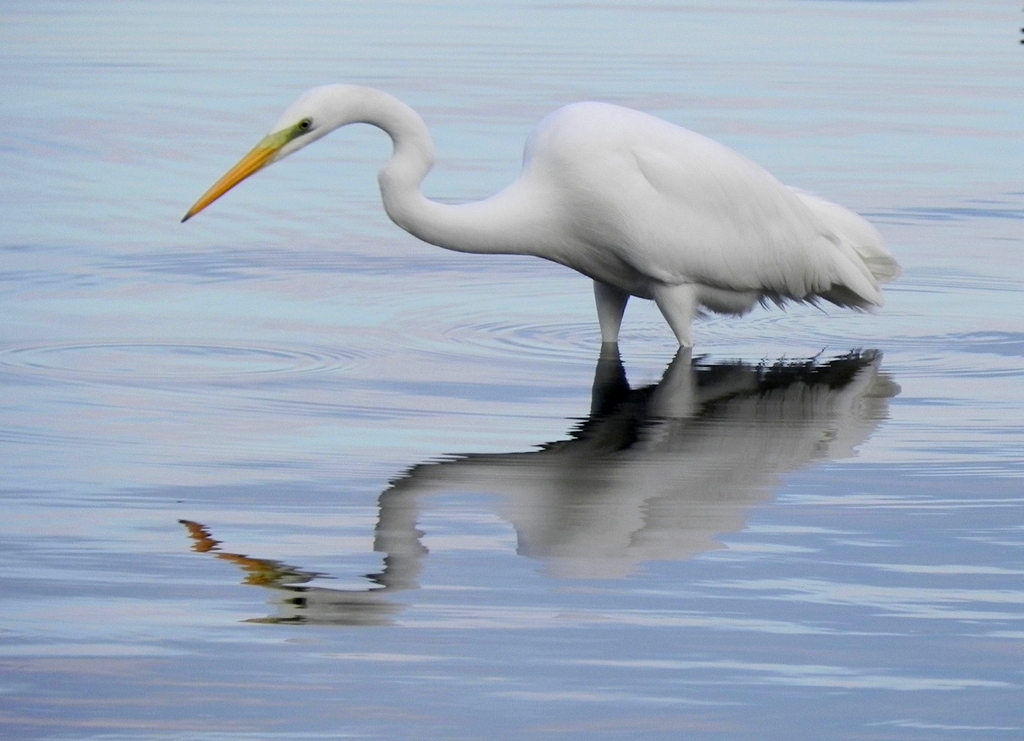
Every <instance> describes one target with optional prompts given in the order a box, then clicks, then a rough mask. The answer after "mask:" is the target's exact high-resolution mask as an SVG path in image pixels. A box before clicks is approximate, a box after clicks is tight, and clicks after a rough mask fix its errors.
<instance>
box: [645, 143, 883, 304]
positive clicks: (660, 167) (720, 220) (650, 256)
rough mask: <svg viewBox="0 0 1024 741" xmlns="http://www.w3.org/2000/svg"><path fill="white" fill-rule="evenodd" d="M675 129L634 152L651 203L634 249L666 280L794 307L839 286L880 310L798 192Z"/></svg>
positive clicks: (855, 261)
mask: <svg viewBox="0 0 1024 741" xmlns="http://www.w3.org/2000/svg"><path fill="white" fill-rule="evenodd" d="M672 128H673V129H675V132H674V133H675V136H673V137H671V138H669V137H663V138H661V139H660V140H659V141H657V142H655V143H653V144H647V145H645V144H640V145H638V146H635V147H634V149H633V157H634V159H635V161H636V174H637V178H636V179H635V180H634V183H635V184H636V187H637V188H638V190H639V189H640V188H644V187H646V192H645V193H644V195H643V197H644V198H645V199H647V200H648V204H647V207H646V208H645V209H643V210H638V213H642V214H643V216H642V219H638V220H636V221H634V222H633V223H632V224H631V225H630V231H631V232H633V233H635V234H636V235H638V240H637V241H636V242H634V243H633V244H631V245H630V246H629V248H628V249H629V251H630V252H632V253H633V254H641V255H643V256H644V259H645V260H647V261H648V262H651V263H654V264H657V265H658V266H659V268H660V269H661V270H663V271H664V272H665V274H666V275H665V277H663V278H661V279H662V280H667V281H672V280H676V281H679V280H685V281H694V282H699V283H705V284H708V285H712V286H716V287H719V288H726V289H729V290H736V291H749V290H755V291H763V292H769V293H775V294H778V295H780V296H788V297H793V298H803V297H809V296H813V295H817V294H822V293H827V292H828V291H829V290H830V288H831V287H832V286H834V285H842V286H846V287H847V288H849V289H850V290H852V291H853V292H854V293H856V294H857V295H858V296H860V297H861V298H862V299H864V300H865V301H867V302H869V303H872V304H879V303H881V295H880V294H879V292H878V286H877V283H876V281H875V279H874V277H873V276H872V275H871V272H870V270H868V268H867V266H866V265H865V264H864V262H863V260H862V259H861V258H860V257H859V256H858V254H857V251H856V250H855V249H854V247H853V245H852V244H849V243H848V242H847V241H846V240H844V235H843V234H841V233H838V232H837V231H836V230H833V229H830V228H829V225H828V224H827V223H825V221H823V219H822V218H821V214H818V213H815V212H812V210H811V209H810V208H809V207H808V206H807V205H806V204H805V203H804V202H803V201H802V200H801V198H800V197H799V195H798V194H797V193H796V192H794V191H792V190H791V189H789V188H787V187H785V186H784V185H782V184H781V183H780V182H779V181H778V180H776V179H775V178H774V177H772V175H770V174H769V173H768V172H766V171H765V170H764V169H762V168H761V167H759V166H758V165H756V164H754V163H753V162H751V161H749V160H747V159H746V158H745V157H743V156H741V155H739V154H737V153H736V152H733V151H732V150H730V149H728V148H727V147H724V146H722V145H720V144H718V143H717V142H714V141H712V140H710V139H706V138H705V137H702V136H700V135H699V134H695V133H693V132H690V131H687V130H685V129H680V128H678V127H672ZM641 179H642V183H641V182H640V180H641ZM844 213H847V214H848V213H849V212H845V210H844ZM850 216H853V215H852V214H850ZM854 218H859V217H854Z"/></svg>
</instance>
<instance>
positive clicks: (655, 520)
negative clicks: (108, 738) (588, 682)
mask: <svg viewBox="0 0 1024 741" xmlns="http://www.w3.org/2000/svg"><path fill="white" fill-rule="evenodd" d="M880 362H881V354H880V353H878V352H874V351H869V352H854V353H850V354H848V355H844V356H841V357H837V358H833V359H831V360H828V361H824V362H819V361H816V360H810V361H803V362H787V361H779V362H776V363H773V364H768V363H762V364H758V365H751V364H748V363H742V362H727V363H715V364H708V363H703V362H701V361H700V360H699V359H698V360H692V359H691V355H690V352H689V351H685V350H684V351H680V353H679V354H678V355H677V356H676V358H675V359H674V360H673V361H672V363H671V364H670V365H669V366H668V368H667V369H666V371H665V373H664V376H663V377H662V379H661V381H660V382H659V383H657V384H655V385H652V386H646V387H640V388H635V389H633V388H630V386H629V383H628V382H627V380H626V374H625V370H624V368H623V365H622V361H621V359H620V357H619V354H618V351H617V350H616V349H615V348H614V346H607V345H606V346H605V349H604V351H603V352H602V355H601V357H600V360H599V361H598V364H597V369H596V372H595V377H594V387H593V399H592V405H591V410H590V415H589V416H588V417H587V418H586V419H585V420H583V421H582V422H581V423H580V424H579V425H578V426H577V427H576V428H575V429H574V430H572V431H571V432H570V436H569V439H567V440H562V441H558V442H552V443H545V444H543V445H540V446H539V448H538V449H536V450H532V451H528V452H520V453H503V454H471V455H462V456H454V457H452V458H448V459H445V460H442V461H438V462H430V463H423V464H420V465H417V466H414V467H413V468H411V469H410V470H408V471H407V472H406V473H404V474H403V475H401V476H400V477H398V478H397V479H395V480H394V481H393V483H392V485H391V486H390V487H389V488H388V489H387V490H385V491H384V492H383V493H382V494H381V495H380V499H379V516H378V522H377V527H376V533H375V541H374V550H376V551H378V552H381V553H383V554H384V568H383V570H382V571H381V573H379V574H373V575H368V576H367V578H368V579H369V580H370V581H371V583H372V586H368V587H367V589H365V590H341V589H328V588H321V587H312V586H306V585H304V583H305V582H308V581H311V580H312V579H314V578H315V577H317V576H320V575H319V574H315V573H313V572H309V571H304V570H302V569H298V568H296V567H291V566H287V565H285V564H282V563H280V562H277V561H270V560H265V559H256V558H252V557H249V556H242V555H240V554H230V553H224V552H221V551H219V545H218V544H217V541H214V540H213V539H212V538H211V537H210V535H209V533H208V531H206V529H205V528H204V527H203V526H202V525H199V524H198V523H191V522H185V524H186V525H187V527H188V528H189V530H190V532H191V534H192V537H193V539H194V541H195V545H194V549H195V550H206V551H215V552H217V555H218V557H219V558H225V559H228V560H231V561H233V562H235V563H237V564H238V565H239V566H240V567H241V568H243V569H244V570H246V571H247V572H248V574H249V576H248V577H247V579H246V581H247V583H252V584H259V585H260V586H264V587H268V588H271V589H274V590H277V591H278V592H280V594H279V596H278V597H277V598H276V599H275V602H276V604H277V606H278V608H279V610H280V614H279V615H278V616H277V617H272V618H264V619H261V621H270V622H308V623H320V624H325V623H333V624H350V625H351V624H363V625H365V624H382V623H386V622H389V621H390V620H391V619H392V618H393V616H394V614H395V613H396V612H398V611H399V610H401V609H402V607H401V605H398V604H396V603H395V602H393V601H392V599H391V597H392V595H393V593H395V592H400V591H404V590H409V589H414V588H416V587H417V586H418V581H417V580H418V576H419V573H420V571H421V569H422V564H423V559H424V557H425V556H426V555H427V549H426V548H425V547H424V546H423V544H422V543H421V537H422V535H423V533H422V532H421V531H420V530H419V529H418V527H417V522H418V520H419V515H420V510H421V508H422V507H424V506H425V503H426V501H427V500H428V498H429V497H430V496H431V495H434V494H439V493H447V494H451V493H459V492H474V493H493V494H495V495H497V499H498V502H499V505H498V506H499V509H500V512H501V514H502V516H503V517H505V518H506V519H507V520H508V521H509V522H510V523H511V524H512V525H513V527H514V528H515V530H516V533H517V536H518V553H519V554H520V555H523V556H527V557H529V558H534V559H537V560H540V561H542V562H543V563H544V564H545V570H546V571H547V572H548V573H549V574H550V575H551V576H554V577H556V578H621V577H625V576H628V575H629V574H631V573H633V572H634V571H635V570H636V569H637V567H638V565H639V564H641V563H644V562H647V561H671V560H683V559H687V558H690V557H692V556H695V555H697V554H700V553H703V552H705V551H709V550H712V549H716V548H722V547H723V546H722V545H721V543H720V542H719V541H718V540H717V537H718V536H720V535H721V534H723V533H730V532H737V531H739V530H742V529H743V528H744V527H745V525H746V517H747V511H748V510H749V509H750V508H751V507H752V506H754V505H756V504H758V503H761V502H764V501H766V500H767V499H769V498H770V496H771V493H772V491H773V489H774V487H775V486H776V485H777V483H778V480H779V477H780V476H782V475H784V474H786V473H789V472H791V471H796V470H798V469H800V468H802V467H804V466H806V465H808V464H809V463H811V462H814V461H825V460H835V459H841V458H845V457H848V456H850V455H852V454H853V453H854V450H855V448H856V447H857V445H859V444H860V443H862V442H864V441H865V440H866V439H867V438H868V436H869V435H870V434H871V433H872V432H873V431H874V429H875V428H876V427H877V426H878V424H879V422H880V421H881V420H883V419H885V418H886V417H887V416H888V402H889V399H890V398H892V397H893V396H895V395H896V394H897V393H899V387H898V386H897V385H896V383H894V382H893V381H892V380H891V379H890V378H889V377H888V376H887V375H886V374H884V373H882V372H880V370H879V365H880ZM183 522H184V521H183Z"/></svg>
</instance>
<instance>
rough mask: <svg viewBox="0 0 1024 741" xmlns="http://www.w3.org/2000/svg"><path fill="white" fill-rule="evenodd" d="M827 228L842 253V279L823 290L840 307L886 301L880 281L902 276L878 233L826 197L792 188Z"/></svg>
mask: <svg viewBox="0 0 1024 741" xmlns="http://www.w3.org/2000/svg"><path fill="white" fill-rule="evenodd" d="M792 190H793V192H794V193H796V195H797V196H798V197H799V198H800V200H801V201H802V202H803V204H804V205H805V206H807V208H808V209H809V210H810V211H811V213H812V214H814V216H815V217H816V218H817V219H818V220H819V221H820V222H821V224H822V226H823V227H825V230H826V236H827V237H828V238H829V241H831V242H832V243H833V244H834V245H835V246H836V248H837V250H838V251H839V253H840V259H839V263H840V272H841V280H840V281H839V282H837V283H835V284H834V285H832V287H831V288H829V289H828V290H826V291H823V292H822V293H821V297H822V298H823V299H825V300H826V301H829V302H831V303H833V304H838V305H839V306H848V307H851V308H861V309H866V308H870V307H871V306H881V305H882V304H883V303H884V299H883V298H882V292H881V290H880V289H879V287H878V284H879V283H888V282H889V281H891V280H894V279H896V278H897V277H899V274H900V272H901V269H900V266H899V263H897V262H896V260H894V259H893V256H892V255H891V254H889V250H887V249H886V248H885V244H884V243H883V242H882V235H881V234H879V233H878V230H877V229H875V227H873V226H872V225H871V224H869V223H868V222H867V221H866V220H865V219H864V218H862V217H860V216H858V215H857V214H855V213H853V212H852V211H848V210H847V209H845V208H843V207H842V206H839V205H836V204H835V203H831V202H830V201H826V200H825V199H823V198H819V197H818V196H815V195H812V194H810V193H805V192H803V191H801V190H796V189H795V188H794V189H792Z"/></svg>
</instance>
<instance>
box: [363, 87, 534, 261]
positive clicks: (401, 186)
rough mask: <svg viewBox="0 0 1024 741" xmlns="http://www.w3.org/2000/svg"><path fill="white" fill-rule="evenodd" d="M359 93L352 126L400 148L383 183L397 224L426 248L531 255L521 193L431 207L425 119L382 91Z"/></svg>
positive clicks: (431, 156)
mask: <svg viewBox="0 0 1024 741" xmlns="http://www.w3.org/2000/svg"><path fill="white" fill-rule="evenodd" d="M350 90H351V89H350ZM356 92H357V95H356V96H355V97H356V100H357V102H356V104H355V106H354V108H352V107H351V106H352V97H353V96H352V93H351V92H349V93H348V97H349V106H350V111H351V113H350V116H351V118H349V120H348V121H346V123H367V124H371V125H373V126H377V127H378V128H380V129H383V130H384V131H385V132H386V133H387V134H388V136H390V137H391V141H392V142H393V144H394V152H393V154H392V156H391V159H390V160H388V162H387V164H386V165H385V166H384V168H383V169H382V170H381V171H380V174H379V175H378V178H377V179H378V182H379V183H380V192H381V197H382V198H383V201H384V210H385V211H387V214H388V216H390V217H391V220H392V221H394V222H395V223H396V224H398V226H400V227H402V228H403V229H405V230H406V231H407V232H409V233H410V234H412V235H413V236H415V237H418V238H419V239H422V240H423V241H425V242H429V243H431V244H435V245H437V246H439V247H444V248H446V249H450V250H456V251H459V252H479V253H506V254H522V253H526V252H528V251H529V245H528V244H527V243H525V241H524V240H523V227H524V224H523V223H522V217H523V216H525V215H526V213H528V210H526V209H523V208H521V207H520V204H519V200H520V199H519V198H518V197H516V192H517V189H515V188H514V187H513V188H509V189H506V190H505V191H503V192H502V193H501V194H499V195H498V196H494V197H492V198H488V199H486V200H483V201H478V202H475V203H467V204H461V205H454V206H453V205H446V204H443V203H438V202H436V201H431V200H430V199H428V198H427V197H425V196H424V195H423V193H422V192H420V186H421V184H422V183H423V179H424V178H425V177H426V176H427V173H428V172H430V169H431V168H432V167H433V166H434V144H433V142H432V141H431V138H430V133H429V132H428V131H427V127H426V124H424V123H423V119H422V118H420V116H419V114H418V113H416V111H414V110H413V109H412V108H410V107H409V106H407V105H406V104H405V103H403V102H402V101H400V100H398V99H397V98H395V97H393V96H391V95H388V94H387V93H384V92H381V91H380V90H374V89H372V88H356ZM524 212H525V213H524Z"/></svg>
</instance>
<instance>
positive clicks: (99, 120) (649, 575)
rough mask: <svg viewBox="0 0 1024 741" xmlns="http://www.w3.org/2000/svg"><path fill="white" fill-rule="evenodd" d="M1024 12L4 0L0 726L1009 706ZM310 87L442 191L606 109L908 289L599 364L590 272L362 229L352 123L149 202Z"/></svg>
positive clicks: (488, 178) (211, 165) (189, 730)
mask: <svg viewBox="0 0 1024 741" xmlns="http://www.w3.org/2000/svg"><path fill="white" fill-rule="evenodd" d="M1020 10H1021V9H1020V7H1019V4H1016V5H1015V4H1013V3H1004V2H995V1H991V2H986V1H983V0H979V1H978V2H971V3H962V2H941V1H936V2H835V1H828V0H775V1H771V0H768V1H766V2H740V1H738V0H733V1H731V2H722V3H697V2H664V3H655V4H644V3H636V4H614V3H611V4H601V3H586V2H584V3H568V2H527V1H525V0H520V1H518V2H508V3H490V2H479V0H478V1H477V2H463V1H462V0H453V1H452V2H422V3H421V2H407V3H401V2H396V3H354V2H304V1H303V0H299V1H298V2H290V3H269V2H247V3H242V2H231V1H227V2H220V3H209V2H207V3H188V2H173V3H172V2H159V1H157V2H153V1H149V2H144V3H143V2H118V3H114V2H102V1H98V2H46V1H45V0H42V1H41V0H35V1H34V2H32V3H28V2H18V1H14V2H8V3H6V4H5V5H4V6H3V8H2V9H0V18H2V21H3V22H2V25H0V29H2V30H0V39H2V43H0V78H2V80H3V87H4V91H5V94H4V95H3V97H2V100H0V117H2V121H3V136H2V142H3V143H2V150H0V159H2V163H3V166H2V168H0V198H2V202H3V203H4V212H5V218H4V220H3V229H2V231H0V250H2V256H0V292H2V299H0V302H2V311H3V314H2V315H3V322H2V324H0V382H2V383H3V389H4V392H3V396H2V413H0V460H2V464H3V465H2V467H0V475H2V478H0V508H2V509H0V515H2V516H0V548H2V551H3V553H2V561H0V585H2V595H3V599H4V600H5V603H6V604H5V606H4V609H3V616H4V618H3V621H2V623H0V735H2V736H3V737H5V738H12V739H13V738H18V739H119V740H122V739H123V740H128V739H131V740H136V739H139V740H142V739H145V740H147V741H149V740H153V741H156V740H159V741H167V740H171V739H174V740H179V739H215V740H218V741H220V740H228V739H231V740H234V739H239V740H241V739H337V738H370V739H506V738H508V739H512V738H516V739H521V738H585V739H591V738H622V739H627V738H629V739H632V738H645V739H647V738H650V739H678V738H722V739H752V738H788V739H808V740H809V741H810V740H819V739H936V738H950V739H1019V738H1021V737H1024V703H1022V702H1021V698H1022V697H1024V693H1022V689H1024V671H1022V668H1021V667H1022V666H1024V486H1022V475H1024V427H1022V424H1021V418H1022V417H1021V412H1022V402H1024V309H1022V308H1021V297H1022V291H1024V261H1022V260H1021V248H1022V244H1024V199H1022V196H1024V186H1022V185H1021V173H1022V172H1024V147H1022V141H1024V96H1022V91H1024V47H1021V45H1020V44H1019V43H1018V41H1019V27H1020V26H1021V24H1022V19H1024V16H1022V15H1021V12H1020ZM336 81H349V82H358V83H363V84H370V85H376V86H379V87H383V88H385V89H387V90H389V91H391V92H393V93H395V94H397V95H398V96H400V97H401V98H403V99H404V100H406V101H407V102H409V103H410V104H412V105H414V106H416V107H417V108H418V109H419V110H420V111H421V112H422V113H423V115H424V117H425V118H426V120H427V122H428V124H429V125H430V127H431V129H432V131H433V133H434V135H435V137H436V140H437V145H438V150H439V160H440V163H441V164H440V165H439V168H438V170H437V171H436V172H435V173H433V174H432V175H431V177H430V178H429V179H428V181H427V190H428V192H429V193H430V194H431V195H432V196H434V197H437V198H440V199H450V200H459V199H463V198H467V199H469V198H477V197H480V196H483V195H487V194H489V193H492V192H494V191H496V190H498V189H499V188H501V187H502V186H503V185H504V184H506V183H507V182H508V181H510V180H511V179H512V178H513V177H514V176H515V174H516V172H517V170H518V160H519V157H520V151H521V147H522V143H523V141H524V140H525V138H526V135H527V133H528V131H529V129H530V126H531V125H532V124H533V123H534V122H535V121H536V120H537V119H538V118H540V117H541V116H542V115H543V114H544V113H546V112H548V111H549V110H551V109H552V108H554V107H556V106H558V105H560V104H563V103H566V102H570V101H573V100H579V99H601V100H609V101H614V102H619V103H624V104H627V105H632V106H636V107H639V108H643V109H645V110H648V111H650V112H653V113H656V114H658V115H661V116H664V117H666V118H668V119H670V120H672V121H675V122H678V123H680V124H683V125H686V126H689V127H691V128H695V129H697V130H699V131H701V132H703V133H705V134H707V135H710V136H712V137H714V138H716V139H719V140H721V141H723V142H725V143H727V144H729V145H730V146H733V147H735V148H737V149H739V150H741V151H743V152H744V153H746V154H747V155H749V156H750V157H752V158H753V159H755V160H757V161H759V162H761V163H762V164H764V165H765V166H766V167H768V168H769V169H770V170H772V171H773V172H775V173H776V174H777V175H778V176H779V177H780V178H781V179H782V180H783V181H785V182H787V183H791V184H793V185H797V186H800V187H803V188H806V189H808V190H812V191H816V192H819V193H821V194H822V195H825V196H827V197H829V198H831V199H834V200H836V201H839V202H841V203H844V204H847V205H849V206H850V207H852V208H854V209H855V210H857V211H859V212H861V213H864V214H866V215H868V216H869V218H871V219H872V220H873V221H874V222H875V223H876V224H877V225H878V226H879V228H880V229H881V230H882V232H883V233H884V234H885V236H886V239H887V240H888V242H889V243H890V244H891V246H892V249H893V251H894V252H895V253H896V255H897V256H898V258H899V259H900V261H901V262H902V263H903V265H904V267H905V269H906V272H905V275H904V276H903V277H902V278H901V279H900V281H899V282H898V283H896V284H895V285H893V286H892V288H891V289H890V290H889V293H888V297H889V303H888V305H887V307H886V308H885V310H884V311H883V312H882V313H880V314H877V315H853V314H843V313H841V312H825V313H823V312H819V311H816V310H814V309H809V308H796V309H792V310H790V311H788V312H786V313H781V312H777V311H776V312H768V311H762V312H757V313H755V314H753V315H752V316H750V317H747V318H745V319H743V320H740V321H736V320H720V319H712V320H708V321H705V322H703V323H700V324H698V325H697V327H696V328H695V331H696V337H697V350H696V351H695V353H694V354H693V355H692V356H691V355H688V354H683V355H679V356H676V354H675V353H676V349H675V347H674V342H673V339H672V336H671V334H670V332H669V330H668V328H667V327H666V326H665V325H664V323H663V321H662V320H661V318H660V316H659V315H658V314H657V312H656V311H655V310H654V309H653V308H652V307H651V306H650V305H645V304H644V302H636V305H632V306H631V307H630V310H629V311H628V312H627V315H626V321H625V326H624V331H623V339H622V345H621V356H616V355H612V354H605V355H601V354H600V353H599V335H598V331H597V323H596V320H595V318H594V315H593V308H592V305H591V303H592V299H591V293H590V285H589V282H588V281H587V280H586V279H584V278H582V277H580V276H577V275H575V274H573V273H571V272H569V271H566V270H564V269H562V268H558V267H556V266H553V265H548V264H546V263H542V262H539V261H531V260H529V259H525V258H523V259H519V258H503V257H497V258H487V257H479V256H463V255H457V254H449V253H445V252H443V251H441V250H438V249H436V248H433V247H429V246H427V245H423V244H420V243H418V242H417V241H416V240H414V239H413V238H411V237H409V236H408V235H406V234H405V233H403V232H401V231H400V230H399V229H398V228H397V227H395V226H394V225H392V224H391V223H390V222H389V221H388V220H387V218H386V217H385V216H384V214H383V211H382V209H381V206H380V203H379V196H378V194H377V193H376V189H375V188H376V186H375V179H374V174H375V171H376V169H377V167H378V166H379V165H380V164H381V162H382V161H383V159H384V158H386V156H387V154H388V145H387V141H386V138H385V137H384V136H382V135H381V134H380V133H379V132H375V131H373V130H371V129H368V128H366V127H353V128H351V129H348V130H345V131H344V132H339V133H337V134H336V135H334V136H333V137H332V138H331V139H329V140H327V141H325V142H323V143H321V144H319V145H317V146H315V147H312V148H311V149H310V150H307V151H305V152H303V153H302V154H300V155H298V156H296V157H294V158H293V159H290V160H289V161H288V162H287V163H283V164H281V165H278V166H277V167H275V168H273V169H272V170H270V171H267V172H265V173H261V174H260V175H259V176H258V177H257V178H254V179H253V180H252V181H249V182H247V183H246V184H245V185H244V186H242V187H240V188H238V189H236V190H235V191H233V192H232V193H231V194H230V195H229V196H227V197H225V198H224V199H223V200H222V201H220V202H218V203H217V204H216V205H215V206H214V207H212V208H211V209H209V210H208V211H207V212H205V213H203V214H202V216H201V217H199V218H196V219H195V220H194V221H191V222H189V223H188V224H187V225H184V226H183V225H180V224H178V219H180V217H181V215H182V213H183V212H184V210H185V209H186V208H187V207H188V206H189V205H190V204H191V203H192V202H193V201H194V200H195V198H196V197H197V196H198V195H199V194H200V193H202V191H203V190H205V188H206V187H207V186H208V185H209V184H210V183H211V182H212V181H213V180H214V179H216V177H218V176H219V175H220V174H221V173H222V172H223V171H224V170H225V169H226V168H227V167H228V166H229V165H231V164H232V163H233V162H234V161H235V160H236V159H237V158H238V157H239V156H240V155H241V154H243V153H244V152H245V151H247V150H248V148H249V147H250V146H251V145H252V144H253V143H254V142H255V141H256V140H257V139H258V138H259V137H260V136H261V135H262V134H263V133H264V131H265V130H266V127H267V126H269V125H270V124H271V123H272V122H273V120H275V119H276V116H277V113H278V111H279V109H280V108H281V107H283V106H284V105H285V104H287V103H288V102H290V101H291V100H292V99H293V98H294V97H295V95H296V94H297V93H299V92H300V91H302V90H304V89H305V88H307V87H310V86H312V85H315V84H322V83H327V82H336Z"/></svg>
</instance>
